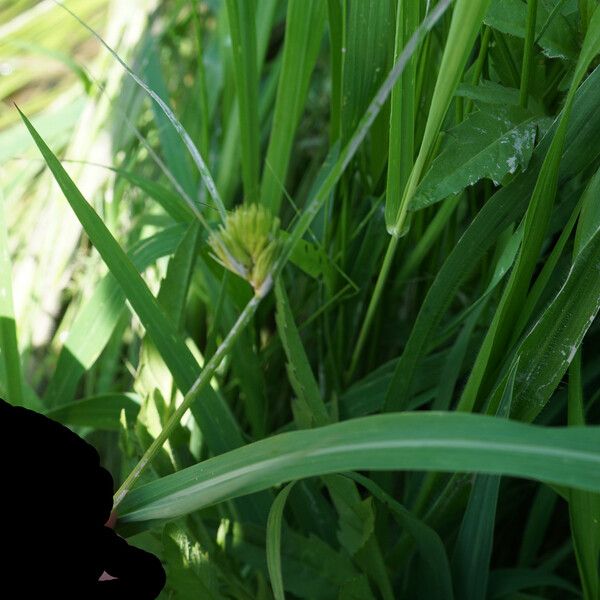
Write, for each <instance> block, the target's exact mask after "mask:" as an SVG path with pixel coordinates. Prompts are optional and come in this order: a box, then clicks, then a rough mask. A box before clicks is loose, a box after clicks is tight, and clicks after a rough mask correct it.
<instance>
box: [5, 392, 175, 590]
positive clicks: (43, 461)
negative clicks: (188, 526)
mask: <svg viewBox="0 0 600 600" xmlns="http://www.w3.org/2000/svg"><path fill="white" fill-rule="evenodd" d="M0 461H1V463H0V464H1V465H2V474H1V480H0V498H1V501H0V510H1V513H0V518H1V525H0V532H1V538H0V539H1V550H2V552H1V558H0V565H1V568H0V576H1V578H2V591H1V592H0V596H1V597H2V598H11V599H12V598H15V599H23V600H29V599H30V598H31V599H37V598H40V599H41V598H68V599H70V598H73V599H75V598H77V599H78V600H79V599H81V600H88V599H90V600H100V599H103V598H107V599H108V598H110V599H113V600H114V599H121V598H122V599H125V598H127V599H128V600H145V599H148V600H150V599H154V598H156V597H157V596H158V595H159V594H160V591H161V590H162V588H163V587H164V584H165V572H164V569H163V567H162V565H161V563H160V561H159V560H158V559H157V558H156V557H155V556H154V555H152V554H149V553H148V552H145V551H144V550H140V549H139V548H135V547H133V546H130V545H129V544H127V542H126V541H125V540H124V539H122V538H120V537H119V536H118V535H117V534H116V533H115V532H114V531H113V530H112V529H110V528H108V527H105V526H104V524H105V523H106V522H107V520H108V519H109V517H110V514H111V510H112V495H113V480H112V477H111V475H110V473H109V472H108V471H106V470H105V469H104V468H102V467H101V466H100V457H99V455H98V452H97V451H96V450H95V449H94V448H93V447H92V446H90V445H89V444H88V443H87V442H85V441H84V440H82V439H81V438H80V437H79V436H77V435H76V434H75V433H73V432H72V431H71V430H69V429H67V428H66V427H64V426H63V425H61V424H60V423H57V422H55V421H52V420H51V419H48V418H47V417H45V416H43V415H41V414H38V413H35V412H33V411H31V410H28V409H25V408H22V407H13V406H11V405H10V404H7V403H6V402H4V401H3V400H1V399H0ZM104 571H106V572H107V573H108V574H109V575H111V576H113V577H116V578H117V579H112V580H109V581H99V578H100V576H101V575H102V573H103V572H104ZM8 590H11V591H8ZM12 590H14V591H12Z"/></svg>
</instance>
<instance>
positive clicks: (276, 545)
mask: <svg viewBox="0 0 600 600" xmlns="http://www.w3.org/2000/svg"><path fill="white" fill-rule="evenodd" d="M293 487H294V483H290V484H288V485H286V486H285V487H284V488H283V489H282V490H281V492H279V494H277V497H276V498H275V500H273V505H272V506H271V511H270V512H269V519H268V521H267V566H268V568H269V576H270V577H271V587H272V588H273V596H275V600H285V593H284V591H283V576H282V575H281V528H282V522H283V509H284V508H285V503H286V501H287V498H288V496H289V495H290V492H291V491H292V488H293Z"/></svg>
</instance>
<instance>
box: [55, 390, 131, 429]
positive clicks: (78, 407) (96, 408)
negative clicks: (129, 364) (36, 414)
mask: <svg viewBox="0 0 600 600" xmlns="http://www.w3.org/2000/svg"><path fill="white" fill-rule="evenodd" d="M121 411H125V415H126V417H127V420H128V421H130V422H133V421H135V419H136V417H137V415H138V413H139V412H140V399H139V397H138V396H137V395H136V394H102V395H100V396H92V397H90V398H83V399H82V400H75V401H74V402H68V403H66V404H60V405H59V406H56V407H54V408H51V409H50V410H46V411H44V414H45V415H46V416H47V417H48V418H49V419H54V420H55V421H59V422H60V423H63V424H65V425H73V426H76V427H93V428H94V429H101V430H106V431H119V429H120V428H121V425H120V423H119V419H120V416H121Z"/></svg>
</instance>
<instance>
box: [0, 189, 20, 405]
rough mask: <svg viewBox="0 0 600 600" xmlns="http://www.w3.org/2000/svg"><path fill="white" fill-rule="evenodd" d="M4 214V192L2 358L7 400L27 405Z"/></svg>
mask: <svg viewBox="0 0 600 600" xmlns="http://www.w3.org/2000/svg"><path fill="white" fill-rule="evenodd" d="M6 229H7V228H6V221H5V217H4V195H3V194H1V193H0V360H1V361H2V364H1V365H0V366H1V367H2V368H3V374H4V379H5V385H6V400H7V401H8V402H10V403H11V404H13V405H15V406H22V405H23V404H24V395H23V374H22V371H21V354H20V352H19V344H18V341H17V324H16V320H15V311H14V307H13V291H12V281H11V279H12V268H11V260H10V254H9V248H8V233H7V230H6Z"/></svg>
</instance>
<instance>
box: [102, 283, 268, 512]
mask: <svg viewBox="0 0 600 600" xmlns="http://www.w3.org/2000/svg"><path fill="white" fill-rule="evenodd" d="M271 286H272V280H271V279H268V280H267V281H266V282H265V284H264V285H263V287H262V288H261V289H260V290H258V291H257V293H256V294H255V295H254V296H253V297H252V299H251V300H250V301H249V302H248V304H246V306H245V308H244V310H243V311H242V312H241V314H240V316H239V317H238V319H237V321H236V322H235V324H234V325H233V327H232V328H231V329H230V330H229V333H228V334H227V336H226V337H225V339H224V340H223V341H222V342H221V344H220V345H219V347H218V348H217V350H216V351H215V353H214V354H213V356H212V357H211V359H210V360H209V361H208V363H206V365H205V367H204V369H203V370H202V373H201V374H200V376H199V377H198V379H196V381H195V382H194V385H192V387H191V388H190V389H189V391H188V392H187V394H186V395H185V396H184V397H183V400H182V402H181V404H180V405H179V406H178V407H177V410H176V411H175V412H174V413H173V414H172V415H171V416H170V418H169V420H168V421H167V423H166V424H165V426H164V427H163V428H162V430H161V432H160V433H159V434H158V436H157V437H156V438H155V439H154V441H153V442H152V444H150V446H149V447H148V449H147V450H146V452H145V453H144V455H143V456H142V458H141V459H140V460H139V462H138V464H137V465H136V466H135V467H134V468H133V470H132V471H131V473H130V474H129V475H128V476H127V477H126V479H125V481H123V483H122V484H121V487H119V489H118V490H117V492H116V493H115V495H114V507H115V509H116V508H117V507H118V505H119V504H120V503H121V501H122V500H123V498H125V496H126V495H127V494H128V493H129V491H130V490H131V489H132V488H133V486H134V485H135V483H136V482H137V480H138V479H139V478H140V475H141V474H142V473H143V472H144V470H145V469H146V467H147V466H148V465H149V464H150V463H151V462H152V460H153V459H154V457H155V456H156V454H157V453H158V452H159V451H160V449H161V448H162V447H163V445H164V444H165V442H166V441H167V440H168V439H169V437H170V435H171V433H173V430H174V429H175V428H176V427H177V425H178V424H179V423H180V422H181V419H182V418H183V415H185V413H186V412H187V410H188V409H189V408H190V407H191V405H192V403H193V402H194V401H195V400H196V399H197V398H198V394H199V393H200V392H201V391H202V390H203V389H204V388H205V387H206V386H207V385H208V383H209V382H210V380H211V379H212V377H213V376H214V374H215V372H216V370H217V369H218V368H219V365H220V364H221V361H222V360H223V359H224V358H225V356H226V355H227V354H228V353H229V352H230V350H231V348H232V347H233V345H234V344H235V342H236V340H237V338H238V337H239V336H240V334H241V333H242V331H243V330H244V329H245V328H246V326H247V325H248V323H250V321H251V320H252V318H253V317H254V314H255V313H256V309H257V308H258V306H259V304H260V301H261V300H262V299H263V298H264V297H265V296H266V295H267V294H268V292H269V290H270V289H271Z"/></svg>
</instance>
